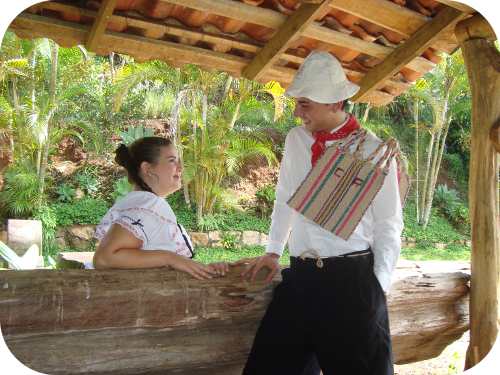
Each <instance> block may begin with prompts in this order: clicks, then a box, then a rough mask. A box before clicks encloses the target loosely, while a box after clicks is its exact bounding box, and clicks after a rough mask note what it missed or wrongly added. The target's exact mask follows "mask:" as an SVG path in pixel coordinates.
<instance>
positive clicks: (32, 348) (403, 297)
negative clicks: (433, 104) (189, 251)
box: [0, 263, 469, 375]
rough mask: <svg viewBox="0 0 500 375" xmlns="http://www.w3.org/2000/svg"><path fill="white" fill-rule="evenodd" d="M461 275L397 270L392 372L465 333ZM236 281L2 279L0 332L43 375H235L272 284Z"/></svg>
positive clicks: (410, 267) (114, 274) (24, 274)
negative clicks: (395, 365)
mask: <svg viewBox="0 0 500 375" xmlns="http://www.w3.org/2000/svg"><path fill="white" fill-rule="evenodd" d="M419 267H420V268H419ZM427 268H428V267H427ZM428 269H429V268H428ZM462 271H463V270H462V269H461V268H457V267H456V266H453V267H451V268H448V269H444V270H443V268H442V266H441V265H440V266H439V269H438V270H435V269H434V270H433V269H429V271H426V267H424V268H422V266H421V265H419V264H417V265H415V264H414V263H409V264H403V265H402V267H399V268H398V269H397V271H396V278H397V281H396V282H395V284H394V285H393V288H392V290H391V294H390V296H389V298H388V302H389V308H390V319H391V332H392V337H393V344H394V353H395V361H396V363H399V364H401V363H408V362H413V361H419V360H423V359H427V358H432V357H435V356H437V355H439V353H440V352H441V351H442V350H443V348H444V347H446V346H447V345H448V344H449V343H451V342H453V341H454V340H456V339H457V338H458V337H460V336H461V335H462V334H463V332H465V331H466V330H467V328H468V290H469V287H468V280H469V276H468V274H467V273H464V272H462ZM240 273H241V268H236V267H235V268H233V269H232V270H231V272H230V273H229V275H227V276H226V277H225V278H219V279H212V280H210V281H204V282H200V281H197V280H194V279H192V278H190V277H189V276H187V275H185V274H181V273H177V272H175V271H168V270H165V269H154V270H146V271H144V270H110V271H96V270H64V271H53V270H34V271H0V326H1V330H2V333H3V335H4V339H5V341H6V344H7V346H8V347H9V349H10V350H11V351H12V353H13V354H14V355H15V356H16V357H17V358H18V359H19V360H20V361H21V362H23V363H24V364H26V365H27V366H28V367H30V368H32V369H34V370H37V371H40V372H43V373H47V374H189V375H196V374H200V375H201V374H219V375H229V374H240V373H241V369H242V367H243V364H244V361H245V359H246V356H247V354H248V351H249V348H250V345H251V343H252V340H253V336H254V334H255V330H256V328H257V325H258V322H259V320H260V319H261V317H262V315H263V313H264V310H265V308H266V306H267V304H268V302H269V300H270V297H271V294H272V289H273V287H274V285H275V284H276V283H277V282H278V281H279V278H278V277H277V278H275V280H274V281H273V282H272V283H271V284H265V283H264V282H262V281H257V282H255V283H249V282H247V281H244V280H242V279H241V278H240V276H239V274H240ZM259 276H260V278H259V280H263V276H264V275H259Z"/></svg>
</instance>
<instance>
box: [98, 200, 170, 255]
mask: <svg viewBox="0 0 500 375" xmlns="http://www.w3.org/2000/svg"><path fill="white" fill-rule="evenodd" d="M160 223H161V220H160V219H159V218H158V217H156V215H155V214H154V212H152V211H150V210H147V209H142V208H126V209H121V210H118V209H116V210H112V211H110V212H108V213H107V214H106V215H105V216H104V218H103V220H102V221H101V223H100V224H99V225H98V226H97V228H96V234H95V236H96V238H98V239H99V240H100V239H102V238H103V237H104V235H105V234H106V233H107V231H108V230H109V229H110V228H111V226H112V225H113V224H118V225H120V226H121V227H123V228H125V229H126V230H128V231H129V232H130V233H132V234H133V235H134V237H136V238H137V239H139V240H140V241H142V248H146V247H148V246H150V245H151V241H152V240H153V238H154V236H155V233H156V232H157V231H158V230H159V226H160Z"/></svg>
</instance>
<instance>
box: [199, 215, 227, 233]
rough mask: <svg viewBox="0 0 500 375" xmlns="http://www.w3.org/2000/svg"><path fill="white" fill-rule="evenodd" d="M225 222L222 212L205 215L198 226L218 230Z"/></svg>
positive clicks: (208, 229)
mask: <svg viewBox="0 0 500 375" xmlns="http://www.w3.org/2000/svg"><path fill="white" fill-rule="evenodd" d="M223 222H224V217H223V216H222V215H220V214H214V215H205V216H203V217H202V218H201V220H200V222H199V223H198V228H199V229H200V230H201V231H203V232H206V231H210V230H218V229H219V228H220V226H221V225H222V224H223Z"/></svg>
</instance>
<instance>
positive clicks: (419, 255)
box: [401, 244, 470, 261]
mask: <svg viewBox="0 0 500 375" xmlns="http://www.w3.org/2000/svg"><path fill="white" fill-rule="evenodd" d="M401 258H403V259H407V260H463V261H470V248H469V247H467V246H463V245H455V244H450V245H448V246H447V247H446V249H436V248H433V247H414V248H404V249H402V250H401Z"/></svg>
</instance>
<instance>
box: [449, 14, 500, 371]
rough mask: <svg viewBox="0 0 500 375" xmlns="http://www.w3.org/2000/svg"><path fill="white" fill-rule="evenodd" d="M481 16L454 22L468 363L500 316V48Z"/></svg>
mask: <svg viewBox="0 0 500 375" xmlns="http://www.w3.org/2000/svg"><path fill="white" fill-rule="evenodd" d="M485 22H486V21H484V19H482V17H479V16H474V17H473V19H471V20H470V21H468V22H463V23H462V22H461V23H459V24H458V25H457V28H456V35H457V38H458V39H459V41H460V47H461V49H462V53H463V56H464V60H465V66H466V67H467V75H468V77H469V83H470V87H471V93H472V133H471V152H470V155H471V156H470V167H469V170H470V172H469V206H470V210H469V212H470V218H471V227H472V241H471V242H472V252H471V265H472V269H473V273H472V279H471V303H470V317H471V335H470V344H469V348H468V350H467V357H466V368H470V367H472V366H474V365H475V364H477V363H478V362H479V361H481V360H482V359H483V358H484V357H485V356H486V354H488V352H489V351H490V349H491V348H492V346H493V344H494V343H495V340H496V338H497V335H498V329H499V326H498V325H499V322H500V309H499V303H500V300H499V299H500V229H499V221H498V218H499V207H498V204H499V197H498V158H497V157H498V155H497V151H496V149H495V144H494V142H492V139H491V132H492V130H491V129H492V128H493V127H494V125H495V124H498V121H499V119H500V54H499V53H498V50H497V49H496V47H495V45H494V43H493V42H492V41H490V40H487V39H486V37H487V34H488V33H487V32H486V33H485V29H486V30H487V28H485ZM469 38H470V39H469Z"/></svg>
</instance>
